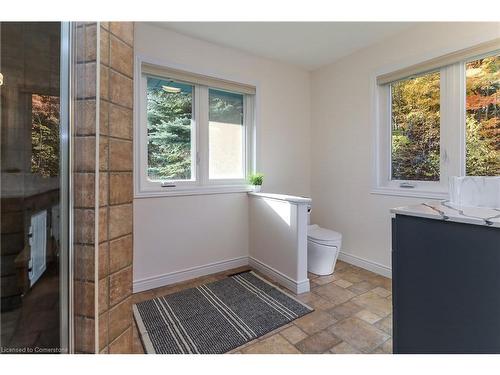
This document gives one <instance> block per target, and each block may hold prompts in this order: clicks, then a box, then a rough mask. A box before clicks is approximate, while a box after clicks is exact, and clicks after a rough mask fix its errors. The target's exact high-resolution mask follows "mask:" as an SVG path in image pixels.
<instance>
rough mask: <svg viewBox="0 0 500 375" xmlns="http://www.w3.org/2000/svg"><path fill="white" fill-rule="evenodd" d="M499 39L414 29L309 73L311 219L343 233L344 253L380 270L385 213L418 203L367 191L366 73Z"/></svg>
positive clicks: (482, 27) (467, 27) (470, 26)
mask: <svg viewBox="0 0 500 375" xmlns="http://www.w3.org/2000/svg"><path fill="white" fill-rule="evenodd" d="M499 36H500V24H499V23H480V24H478V23H454V24H453V23H431V24H429V23H428V24H421V25H418V26H416V27H414V28H411V29H409V30H407V31H405V32H403V33H401V34H399V35H397V36H396V37H393V38H390V39H387V40H385V41H384V42H382V43H379V44H377V45H373V46H370V47H368V48H366V49H363V50H361V51H358V52H356V53H354V54H352V55H350V56H348V57H346V58H343V59H342V60H339V61H337V62H336V63H334V64H331V65H329V66H326V67H324V68H321V69H318V70H316V71H314V72H312V74H311V93H312V94H311V103H312V104H311V144H312V146H313V147H312V149H311V151H312V158H311V162H312V168H311V192H312V200H313V212H312V221H313V222H314V223H317V224H319V225H321V226H324V227H327V228H332V229H335V230H337V231H340V232H342V234H343V252H345V253H347V254H349V255H352V256H355V257H359V258H363V259H365V260H368V261H369V262H374V263H378V264H380V265H382V266H385V267H386V269H387V267H390V255H391V252H390V251H391V242H390V213H389V209H390V208H392V207H396V206H401V205H407V204H414V203H417V202H421V201H423V200H425V199H411V198H401V197H393V196H382V195H373V194H371V193H370V187H371V183H372V181H371V175H372V159H373V158H372V139H373V137H374V133H373V129H372V127H373V126H372V125H373V122H372V118H371V112H370V111H371V104H372V99H373V98H372V96H371V94H372V93H371V85H372V81H371V80H372V79H373V75H374V74H375V73H376V72H377V71H379V70H380V69H383V68H385V67H392V66H396V65H399V64H407V65H411V64H413V63H416V62H419V60H421V59H423V60H425V59H427V58H431V57H434V56H439V55H442V54H445V53H447V52H450V51H453V50H459V49H461V48H465V47H468V46H470V45H473V44H476V43H480V42H482V41H486V40H490V39H493V38H495V37H499ZM351 260H352V259H351ZM382 268H383V267H382Z"/></svg>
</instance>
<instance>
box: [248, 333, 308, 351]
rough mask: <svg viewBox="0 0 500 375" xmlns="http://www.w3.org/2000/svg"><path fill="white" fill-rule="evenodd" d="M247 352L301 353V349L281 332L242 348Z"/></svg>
mask: <svg viewBox="0 0 500 375" xmlns="http://www.w3.org/2000/svg"><path fill="white" fill-rule="evenodd" d="M241 352H242V353H246V354H299V353H300V351H299V350H298V349H297V348H296V347H295V346H293V345H292V344H290V343H289V342H288V341H287V340H286V339H285V338H284V337H283V336H281V335H280V334H279V333H278V334H276V335H274V336H271V337H268V338H267V339H264V340H260V341H258V342H256V343H255V344H253V345H250V346H248V347H246V348H244V349H242V350H241Z"/></svg>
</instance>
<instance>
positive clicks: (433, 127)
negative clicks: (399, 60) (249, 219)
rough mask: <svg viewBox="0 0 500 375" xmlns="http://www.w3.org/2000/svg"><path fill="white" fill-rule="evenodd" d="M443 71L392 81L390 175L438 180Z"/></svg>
mask: <svg viewBox="0 0 500 375" xmlns="http://www.w3.org/2000/svg"><path fill="white" fill-rule="evenodd" d="M439 84H440V74H439V72H433V73H429V74H424V75H422V76H419V77H414V78H410V79H405V80H401V81H397V82H395V83H393V84H391V128H392V134H391V147H392V151H391V152H392V153H391V156H392V157H391V171H392V174H391V178H392V179H393V180H417V181H439V141H440V135H439V131H440V125H439V124H440V118H439V109H440V102H439V98H440V91H439Z"/></svg>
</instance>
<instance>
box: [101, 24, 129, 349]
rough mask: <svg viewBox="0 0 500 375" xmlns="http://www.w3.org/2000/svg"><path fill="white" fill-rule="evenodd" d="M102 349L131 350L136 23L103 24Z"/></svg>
mask: <svg viewBox="0 0 500 375" xmlns="http://www.w3.org/2000/svg"><path fill="white" fill-rule="evenodd" d="M100 34H101V35H100V36H101V37H100V57H101V58H100V86H101V98H100V123H99V128H100V132H99V133H100V136H99V138H100V140H99V165H100V166H99V169H100V171H99V202H100V203H99V250H98V252H99V260H98V261H99V288H98V289H99V296H98V311H99V320H98V322H99V323H98V324H99V352H101V353H131V352H132V323H133V320H132V319H133V318H132V304H131V299H132V298H131V296H132V251H133V249H132V246H133V241H132V200H133V181H132V169H133V157H132V133H133V131H132V107H133V64H134V58H133V55H134V53H133V44H134V24H133V23H132V22H109V23H108V22H102V23H101V26H100Z"/></svg>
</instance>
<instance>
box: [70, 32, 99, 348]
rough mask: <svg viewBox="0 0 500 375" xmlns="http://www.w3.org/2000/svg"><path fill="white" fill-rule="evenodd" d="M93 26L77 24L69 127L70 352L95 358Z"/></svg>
mask: <svg viewBox="0 0 500 375" xmlns="http://www.w3.org/2000/svg"><path fill="white" fill-rule="evenodd" d="M96 30H97V24H96V23H77V24H76V25H75V33H76V41H75V50H76V58H77V61H76V80H75V83H74V84H75V92H76V101H75V105H74V108H75V114H74V116H75V117H74V125H73V144H74V150H75V152H74V153H73V184H74V189H73V205H74V227H73V233H74V246H73V252H74V278H75V279H74V314H75V317H74V321H75V339H74V343H75V352H77V353H94V352H95V332H96V329H95V327H96V325H95V289H96V284H95V277H94V274H95V261H96V259H95V253H96V241H95V218H96V210H95V207H96V197H95V183H96V178H97V173H96V160H95V158H96V147H95V145H96V140H97V136H96V80H97V70H96V63H97V61H96V58H97V56H96V45H97V37H96Z"/></svg>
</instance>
